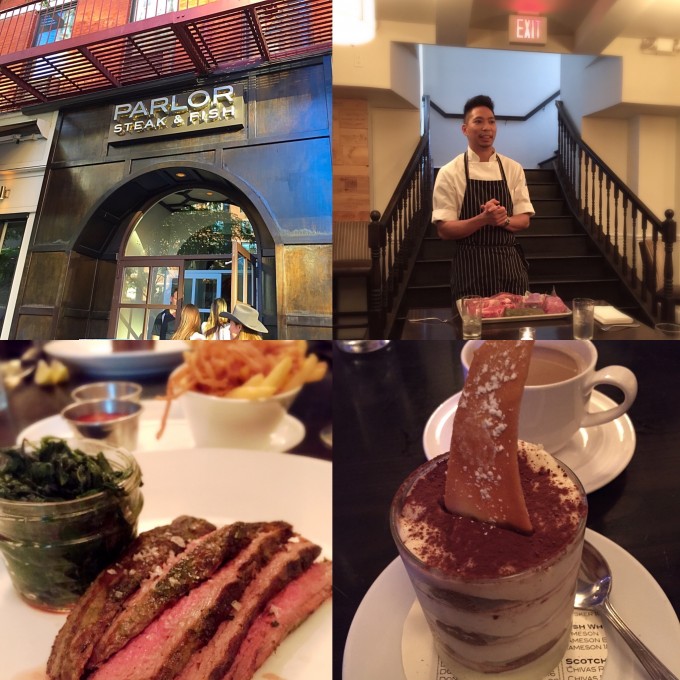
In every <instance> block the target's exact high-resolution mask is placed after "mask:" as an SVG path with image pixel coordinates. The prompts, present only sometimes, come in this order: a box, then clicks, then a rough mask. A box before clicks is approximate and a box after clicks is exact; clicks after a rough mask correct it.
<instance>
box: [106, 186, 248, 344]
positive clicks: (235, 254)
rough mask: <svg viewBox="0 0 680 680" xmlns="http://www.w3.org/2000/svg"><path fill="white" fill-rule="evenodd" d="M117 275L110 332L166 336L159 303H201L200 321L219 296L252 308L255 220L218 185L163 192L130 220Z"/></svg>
mask: <svg viewBox="0 0 680 680" xmlns="http://www.w3.org/2000/svg"><path fill="white" fill-rule="evenodd" d="M116 282H117V287H116V290H115V292H114V305H113V309H112V317H113V323H114V324H115V330H114V331H113V337H116V338H121V339H136V338H152V337H156V338H157V337H160V338H161V339H165V338H164V336H165V333H164V332H162V331H161V328H163V330H165V328H166V326H167V324H166V325H165V326H162V325H161V320H160V319H161V316H162V315H163V314H164V310H166V309H169V310H170V313H176V309H177V307H180V308H181V306H182V305H183V304H186V303H192V304H194V305H196V306H197V307H198V309H199V311H200V313H201V320H202V321H206V320H207V318H208V314H209V313H210V306H211V304H212V302H213V300H215V299H216V298H223V299H224V300H226V302H227V306H228V308H229V309H232V308H233V304H234V303H235V302H247V303H248V304H250V305H252V306H254V307H256V308H257V307H258V301H257V298H258V295H257V294H258V287H257V282H258V249H257V242H256V239H255V233H254V230H253V225H252V224H251V223H250V220H249V218H248V215H247V214H246V212H245V211H244V209H243V207H242V206H240V205H238V204H237V203H236V202H234V199H233V198H231V197H230V196H228V195H226V194H224V193H222V192H218V191H214V190H211V189H206V188H203V187H195V188H190V189H181V190H180V191H176V192H173V193H171V194H168V195H167V196H164V197H163V198H161V199H160V200H158V201H157V202H156V203H155V204H154V205H153V206H151V207H150V208H149V209H148V210H146V211H145V212H144V213H142V214H141V215H140V217H139V219H138V220H137V222H136V224H134V226H133V229H132V232H131V233H130V235H129V237H128V239H127V242H126V243H125V246H124V250H123V252H122V253H121V256H120V258H119V260H118V271H117V274H116ZM175 292H177V293H178V294H177V295H175ZM165 314H166V315H167V314H168V312H165Z"/></svg>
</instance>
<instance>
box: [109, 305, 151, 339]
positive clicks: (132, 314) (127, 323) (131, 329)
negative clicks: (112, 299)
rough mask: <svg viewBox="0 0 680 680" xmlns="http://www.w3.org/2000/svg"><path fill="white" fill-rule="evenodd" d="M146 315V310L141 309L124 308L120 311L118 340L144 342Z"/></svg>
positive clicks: (117, 331)
mask: <svg viewBox="0 0 680 680" xmlns="http://www.w3.org/2000/svg"><path fill="white" fill-rule="evenodd" d="M146 313H147V312H146V310H145V309H140V308H139V307H135V308H129V307H128V308H126V307H123V308H122V309H120V310H119V312H118V326H117V328H116V338H118V339H119V340H143V339H144V327H145V323H144V319H145V317H146ZM149 337H151V336H149Z"/></svg>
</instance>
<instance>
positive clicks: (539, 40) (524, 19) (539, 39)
mask: <svg viewBox="0 0 680 680" xmlns="http://www.w3.org/2000/svg"><path fill="white" fill-rule="evenodd" d="M509 33H510V42H511V43H530V44H533V45H545V44H546V43H547V42H548V19H547V18H546V17H537V16H532V15H526V16H525V15H522V14H512V15H510V23H509Z"/></svg>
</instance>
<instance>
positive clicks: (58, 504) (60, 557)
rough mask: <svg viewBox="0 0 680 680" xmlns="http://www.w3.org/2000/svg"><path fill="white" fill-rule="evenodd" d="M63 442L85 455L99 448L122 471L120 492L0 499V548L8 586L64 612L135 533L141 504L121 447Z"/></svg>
mask: <svg viewBox="0 0 680 680" xmlns="http://www.w3.org/2000/svg"><path fill="white" fill-rule="evenodd" d="M67 443H68V445H69V446H70V447H71V448H72V449H79V450H80V451H82V452H83V453H86V454H88V455H93V456H96V455H97V454H98V453H99V452H100V451H101V452H102V453H103V454H104V456H105V457H106V459H107V460H108V461H109V463H110V465H111V467H112V468H113V469H114V470H120V471H122V472H123V473H124V478H123V480H122V481H121V487H122V489H123V493H121V494H120V495H116V494H114V493H111V492H109V491H100V492H98V493H93V494H91V495H89V496H83V497H82V498H76V499H74V500H67V501H47V502H33V501H18V500H6V499H2V498H0V552H2V555H3V557H4V560H5V563H6V565H7V571H8V572H9V575H10V578H11V580H12V585H13V586H14V588H15V590H16V591H17V592H18V593H19V595H20V596H21V597H22V598H23V599H24V600H25V601H26V602H28V604H30V605H33V606H34V607H37V608H39V609H43V610H47V611H55V612H63V611H68V610H69V609H70V608H71V607H72V606H73V604H74V603H75V602H76V600H77V599H78V598H79V597H80V596H81V595H82V594H83V593H84V592H85V590H86V589H87V587H88V586H89V584H90V583H91V582H92V581H93V580H94V579H95V577H96V576H97V574H99V572H100V571H102V569H104V568H105V567H106V566H107V565H108V564H110V563H111V562H113V561H114V560H115V559H116V558H117V557H118V556H119V555H120V553H121V552H122V551H123V550H124V549H125V548H126V547H127V546H128V545H129V543H130V542H131V541H132V540H133V539H134V538H135V536H136V535H137V519H138V517H139V513H140V512H141V510H142V505H143V503H144V499H143V496H142V492H141V490H140V486H141V478H142V477H141V471H140V469H139V465H138V464H137V461H136V460H135V459H134V458H133V457H132V456H131V455H130V454H129V453H127V451H123V450H120V449H116V448H114V447H111V446H107V445H106V444H103V443H102V442H98V441H91V440H86V439H77V440H68V441H67Z"/></svg>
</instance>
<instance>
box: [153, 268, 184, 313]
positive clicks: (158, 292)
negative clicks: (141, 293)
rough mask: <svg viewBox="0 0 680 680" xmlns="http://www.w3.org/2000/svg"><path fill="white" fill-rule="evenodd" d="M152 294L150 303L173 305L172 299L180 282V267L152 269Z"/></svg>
mask: <svg viewBox="0 0 680 680" xmlns="http://www.w3.org/2000/svg"><path fill="white" fill-rule="evenodd" d="M151 282H152V283H151V293H150V299H149V302H150V303H151V304H152V305H168V306H173V307H174V304H172V305H171V302H170V298H171V297H172V293H173V291H175V290H177V284H178V282H179V267H152V268H151Z"/></svg>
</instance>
